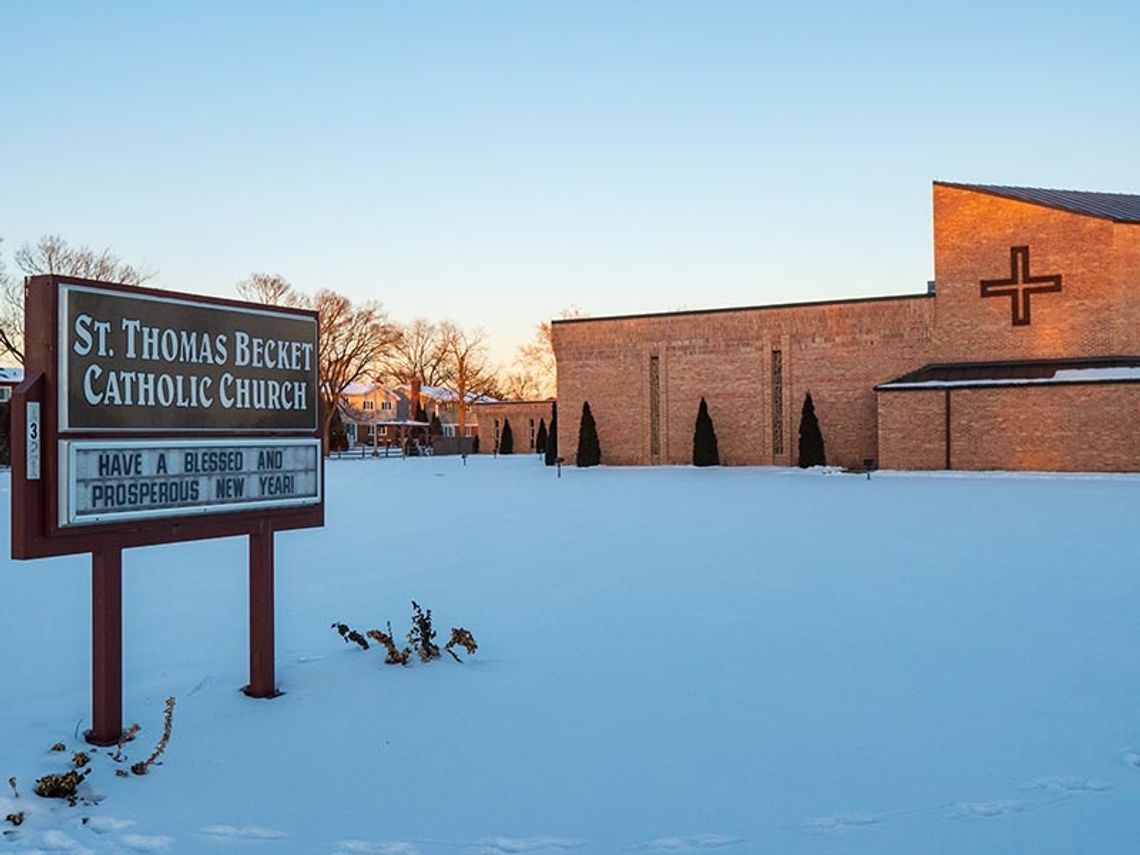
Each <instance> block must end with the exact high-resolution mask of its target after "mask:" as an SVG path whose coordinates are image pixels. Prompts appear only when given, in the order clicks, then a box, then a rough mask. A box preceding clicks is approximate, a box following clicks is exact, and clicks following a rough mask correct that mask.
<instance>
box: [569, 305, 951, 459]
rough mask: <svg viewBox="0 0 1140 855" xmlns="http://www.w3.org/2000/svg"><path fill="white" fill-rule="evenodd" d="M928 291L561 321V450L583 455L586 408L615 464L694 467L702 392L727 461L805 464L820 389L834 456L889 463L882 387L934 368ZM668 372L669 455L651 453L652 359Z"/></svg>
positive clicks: (663, 421) (664, 394)
mask: <svg viewBox="0 0 1140 855" xmlns="http://www.w3.org/2000/svg"><path fill="white" fill-rule="evenodd" d="M933 303H934V301H933V300H932V299H930V298H928V297H926V296H925V295H923V296H919V297H901V298H890V299H878V300H863V301H851V302H844V303H826V304H815V305H801V306H789V307H768V308H760V309H736V310H726V311H717V312H706V313H695V312H691V313H677V314H669V315H649V316H638V317H629V318H611V319H601V318H599V319H581V320H572V321H561V322H556V323H555V324H554V349H555V354H556V357H557V359H558V402H559V408H558V410H559V412H558V415H559V450H560V452H561V453H562V454H563V456H565V457H566V458H567V460H568V461H573V459H574V453H575V451H576V449H577V437H578V425H579V420H580V417H581V411H582V403H583V401H585V400H589V402H590V409H591V410H592V412H593V414H594V418H595V420H596V422H597V424H598V437H599V441H600V442H601V446H602V461H603V463H615V464H647V463H682V464H683V463H689V462H690V461H691V459H692V441H693V426H694V423H695V421H696V416H697V406H698V404H699V402H700V399H701V397H702V396H704V397H705V399H706V400H707V401H708V405H709V415H710V416H711V417H712V420H713V426H714V428H715V429H716V432H717V440H718V443H719V447H720V456H721V461H722V463H725V464H727V465H739V464H778V465H793V464H794V463H795V462H796V452H797V437H798V431H799V420H800V411H801V408H802V406H803V400H804V396H805V395H806V394H807V393H808V392H811V395H812V399H813V401H814V403H815V409H816V414H817V415H818V417H819V421H820V426H821V428H822V430H823V437H824V442H825V444H826V446H827V452H828V462H829V463H836V464H839V465H846V466H861V465H862V462H863V460H864V458H867V457H873V458H876V459H877V458H878V450H877V445H878V442H877V408H876V401H875V393H874V391H873V387H874V386H875V384H877V383H882V382H885V381H887V380H890V379H893V378H894V377H896V376H898V375H900V374H903V373H906V372H908V371H912V370H914V369H916V368H919V367H921V366H922V365H923V364H925V361H926V355H927V353H928V351H929V349H930V340H931V323H932V308H933ZM776 350H778V351H779V352H780V360H781V363H782V380H783V385H782V389H781V398H782V410H783V412H782V418H781V419H779V421H780V427H781V432H782V435H783V448H782V450H774V449H773V421H774V420H775V419H776V417H777V413H776V412H775V411H774V401H773V386H772V359H773V356H772V354H773V351H776ZM651 357H657V359H658V360H659V361H658V366H659V373H660V393H659V394H660V400H659V411H660V423H659V426H658V430H659V434H660V453H659V454H658V455H657V456H656V457H654V456H653V455H652V454H651V450H652V449H651V425H650V410H651V401H650V380H649V372H650V358H651Z"/></svg>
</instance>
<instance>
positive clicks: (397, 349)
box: [381, 318, 448, 386]
mask: <svg viewBox="0 0 1140 855" xmlns="http://www.w3.org/2000/svg"><path fill="white" fill-rule="evenodd" d="M399 333H400V335H399V338H398V339H396V341H395V343H394V344H393V345H392V349H391V351H390V352H389V353H388V355H387V357H385V359H384V362H383V364H382V365H381V372H382V373H383V375H384V376H385V377H386V378H388V379H390V380H392V381H393V382H395V383H411V382H412V381H413V380H420V381H421V382H422V383H424V385H427V386H443V385H444V383H445V382H446V381H447V371H448V359H447V353H446V351H445V348H444V341H443V335H442V330H441V328H440V325H439V324H435V323H432V322H431V321H429V320H426V319H425V318H416V319H415V320H414V321H412V322H411V323H410V324H405V325H403V326H401V327H400V328H399Z"/></svg>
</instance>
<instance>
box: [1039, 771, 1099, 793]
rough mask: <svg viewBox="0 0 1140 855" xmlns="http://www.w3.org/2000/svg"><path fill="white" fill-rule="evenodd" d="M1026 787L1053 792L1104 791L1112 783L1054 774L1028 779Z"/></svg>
mask: <svg viewBox="0 0 1140 855" xmlns="http://www.w3.org/2000/svg"><path fill="white" fill-rule="evenodd" d="M1026 787H1028V788H1030V789H1034V790H1049V791H1051V792H1054V793H1104V792H1107V791H1108V790H1111V789H1112V784H1106V783H1105V782H1104V781H1094V780H1092V779H1091V778H1079V777H1076V776H1070V775H1055V776H1053V777H1049V778H1038V779H1037V780H1036V781H1030V782H1029V783H1028V784H1026Z"/></svg>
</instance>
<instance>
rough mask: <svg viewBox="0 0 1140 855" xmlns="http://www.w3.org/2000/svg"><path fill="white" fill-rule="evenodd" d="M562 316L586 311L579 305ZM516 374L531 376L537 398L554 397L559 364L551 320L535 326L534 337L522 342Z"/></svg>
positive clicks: (575, 314) (567, 316) (570, 316)
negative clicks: (555, 356)
mask: <svg viewBox="0 0 1140 855" xmlns="http://www.w3.org/2000/svg"><path fill="white" fill-rule="evenodd" d="M559 317H561V318H564V319H566V318H584V317H586V314H585V312H583V311H582V310H581V309H579V308H578V307H577V306H571V307H570V308H568V309H563V310H562V311H561V312H560V313H559ZM515 365H516V370H515V372H514V374H512V375H509V376H508V378H507V380H508V385H509V383H510V379H511V377H513V376H515V374H518V375H520V377H525V376H529V377H530V378H531V379H532V380H533V382H534V384H536V385H537V391H536V392H535V393H533V397H536V398H553V397H554V395H555V394H556V393H557V390H558V366H557V365H556V364H555V361H554V328H553V327H552V326H551V324H550V321H543V322H542V323H541V324H538V326H536V327H535V328H534V338H533V339H532V340H531V341H529V342H527V343H526V344H520V345H519V349H518V355H517V356H516V357H515Z"/></svg>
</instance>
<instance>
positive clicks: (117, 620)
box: [85, 546, 123, 745]
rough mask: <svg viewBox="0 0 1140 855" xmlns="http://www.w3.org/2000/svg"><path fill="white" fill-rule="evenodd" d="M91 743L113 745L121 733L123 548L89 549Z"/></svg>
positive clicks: (89, 736)
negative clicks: (93, 550)
mask: <svg viewBox="0 0 1140 855" xmlns="http://www.w3.org/2000/svg"><path fill="white" fill-rule="evenodd" d="M91 713H92V717H93V721H92V726H91V729H90V730H89V731H87V733H86V734H85V736H86V738H87V741H88V742H90V743H91V744H92V745H114V744H115V743H117V742H118V741H119V740H120V739H121V738H122V735H123V550H122V549H119V548H118V547H114V546H108V547H106V548H103V549H98V550H96V551H95V552H92V553H91Z"/></svg>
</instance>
